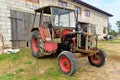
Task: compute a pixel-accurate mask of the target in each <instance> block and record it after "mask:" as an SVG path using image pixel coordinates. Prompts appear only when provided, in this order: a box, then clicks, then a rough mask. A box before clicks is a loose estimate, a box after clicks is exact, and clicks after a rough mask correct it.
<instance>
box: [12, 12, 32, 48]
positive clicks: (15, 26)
mask: <svg viewBox="0 0 120 80" xmlns="http://www.w3.org/2000/svg"><path fill="white" fill-rule="evenodd" d="M33 16H34V15H33V14H30V13H25V12H19V11H15V10H11V11H10V18H11V36H12V37H11V38H12V40H11V41H12V47H13V48H22V47H27V46H28V41H29V40H30V38H29V35H30V27H31V25H32V22H33Z"/></svg>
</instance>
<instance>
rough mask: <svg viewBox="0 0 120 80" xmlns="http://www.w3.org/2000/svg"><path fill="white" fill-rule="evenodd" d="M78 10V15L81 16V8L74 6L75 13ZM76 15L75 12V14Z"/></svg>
mask: <svg viewBox="0 0 120 80" xmlns="http://www.w3.org/2000/svg"><path fill="white" fill-rule="evenodd" d="M78 9H80V12H78V14H80V15H81V14H82V11H81V7H78V6H75V12H76V10H77V11H78ZM76 13H77V12H76Z"/></svg>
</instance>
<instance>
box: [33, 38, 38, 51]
mask: <svg viewBox="0 0 120 80" xmlns="http://www.w3.org/2000/svg"><path fill="white" fill-rule="evenodd" d="M37 41H38V40H37V38H36V37H34V38H33V39H32V50H33V52H34V53H36V52H37V51H38V46H37V45H38V44H37Z"/></svg>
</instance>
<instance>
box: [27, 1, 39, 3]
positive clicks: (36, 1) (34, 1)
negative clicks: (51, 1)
mask: <svg viewBox="0 0 120 80" xmlns="http://www.w3.org/2000/svg"><path fill="white" fill-rule="evenodd" d="M28 1H30V2H34V3H39V0H28Z"/></svg>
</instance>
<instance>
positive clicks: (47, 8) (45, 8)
mask: <svg viewBox="0 0 120 80" xmlns="http://www.w3.org/2000/svg"><path fill="white" fill-rule="evenodd" d="M51 7H55V8H61V9H66V10H72V11H74V9H70V8H65V7H60V6H45V7H42V8H38V9H36V10H35V12H42V10H44V13H47V14H50V12H51V11H50V8H51Z"/></svg>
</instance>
